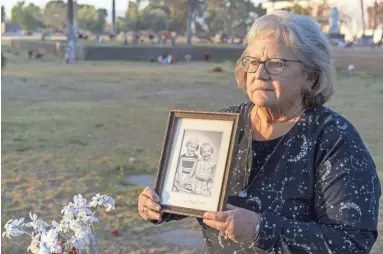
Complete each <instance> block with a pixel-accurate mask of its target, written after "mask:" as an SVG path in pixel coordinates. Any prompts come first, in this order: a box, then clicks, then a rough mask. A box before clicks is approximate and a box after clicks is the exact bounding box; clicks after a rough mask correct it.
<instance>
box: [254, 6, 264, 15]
mask: <svg viewBox="0 0 383 254" xmlns="http://www.w3.org/2000/svg"><path fill="white" fill-rule="evenodd" d="M254 12H255V13H257V14H258V16H259V17H260V16H263V15H265V14H266V9H263V8H262V4H258V6H257V7H255V10H254Z"/></svg>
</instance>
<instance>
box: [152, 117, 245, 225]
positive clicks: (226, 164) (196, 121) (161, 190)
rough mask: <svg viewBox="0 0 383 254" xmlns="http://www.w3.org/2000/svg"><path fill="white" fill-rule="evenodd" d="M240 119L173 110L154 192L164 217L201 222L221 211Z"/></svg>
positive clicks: (223, 205)
mask: <svg viewBox="0 0 383 254" xmlns="http://www.w3.org/2000/svg"><path fill="white" fill-rule="evenodd" d="M238 119H239V114H236V113H221V112H201V111H185V110H172V111H171V112H170V115H169V119H168V125H167V128H166V133H165V138H164V143H163V147H162V153H161V159H160V163H159V168H158V172H157V177H156V183H155V191H156V192H157V193H158V195H159V196H160V199H161V201H160V205H161V208H162V211H164V212H167V213H174V214H181V215H187V216H192V217H199V218H202V216H203V213H204V212H206V211H222V210H223V208H224V207H225V205H226V204H225V202H226V200H225V199H226V186H227V182H228V178H229V171H230V168H231V161H232V156H233V151H234V145H235V144H236V143H237V133H238V132H237V128H238Z"/></svg>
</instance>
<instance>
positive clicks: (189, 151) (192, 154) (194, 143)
mask: <svg viewBox="0 0 383 254" xmlns="http://www.w3.org/2000/svg"><path fill="white" fill-rule="evenodd" d="M185 147H186V152H185V153H184V154H182V155H181V156H180V162H179V166H178V169H177V173H176V174H177V176H176V181H175V182H174V185H173V190H175V191H181V190H182V191H186V192H193V182H192V181H191V178H192V173H193V168H194V167H195V163H196V162H197V160H198V155H197V154H196V152H197V150H198V148H199V143H198V139H197V138H196V137H192V138H189V139H188V141H187V142H186V145H185Z"/></svg>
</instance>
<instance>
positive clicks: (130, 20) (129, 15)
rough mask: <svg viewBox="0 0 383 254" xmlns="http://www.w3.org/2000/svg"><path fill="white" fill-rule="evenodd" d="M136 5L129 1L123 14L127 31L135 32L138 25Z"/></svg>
mask: <svg viewBox="0 0 383 254" xmlns="http://www.w3.org/2000/svg"><path fill="white" fill-rule="evenodd" d="M138 12H139V10H138V5H137V3H135V2H133V1H129V4H128V9H127V10H126V12H125V18H126V21H125V23H126V28H127V29H129V30H133V31H137V28H138V27H137V25H138Z"/></svg>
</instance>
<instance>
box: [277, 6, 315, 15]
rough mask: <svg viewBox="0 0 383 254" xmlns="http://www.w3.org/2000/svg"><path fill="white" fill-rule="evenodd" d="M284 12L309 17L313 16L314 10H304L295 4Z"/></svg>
mask: <svg viewBox="0 0 383 254" xmlns="http://www.w3.org/2000/svg"><path fill="white" fill-rule="evenodd" d="M283 10H285V11H290V12H295V13H296V14H300V15H306V16H309V15H311V10H312V9H311V8H310V7H309V8H303V7H302V6H300V5H299V4H294V5H293V6H291V7H286V8H284V9H283Z"/></svg>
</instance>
